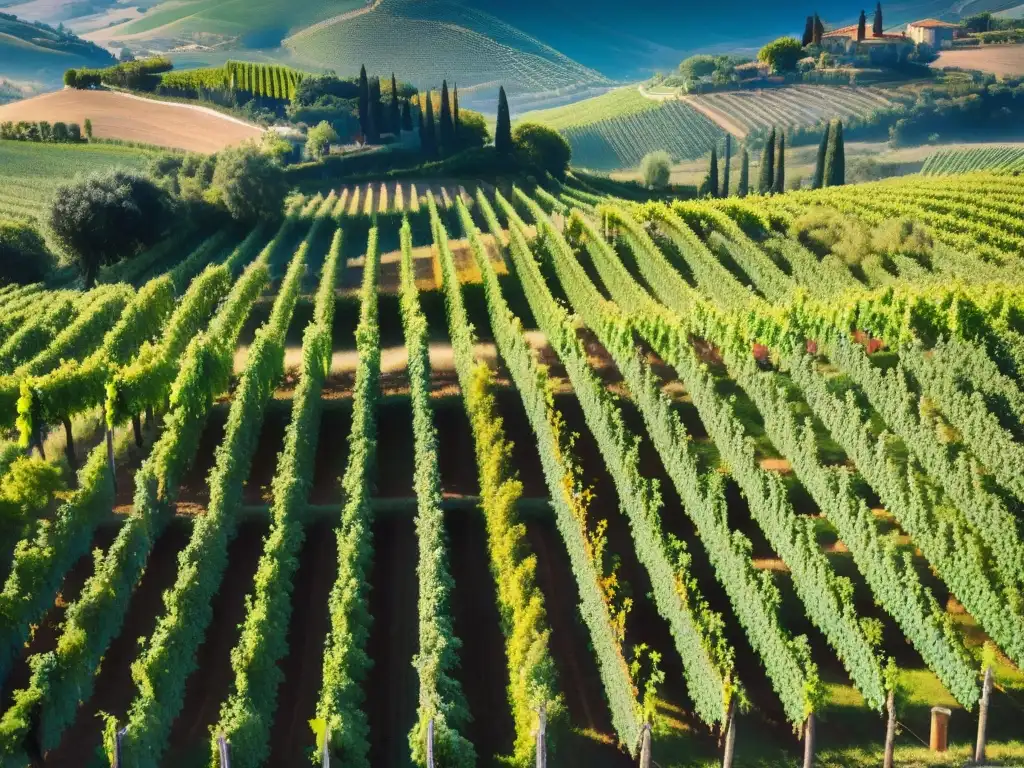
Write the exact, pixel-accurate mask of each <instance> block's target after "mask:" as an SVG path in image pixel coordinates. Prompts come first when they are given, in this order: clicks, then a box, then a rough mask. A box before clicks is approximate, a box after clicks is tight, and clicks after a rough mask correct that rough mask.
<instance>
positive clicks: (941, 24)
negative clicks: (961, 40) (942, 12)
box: [907, 19, 960, 29]
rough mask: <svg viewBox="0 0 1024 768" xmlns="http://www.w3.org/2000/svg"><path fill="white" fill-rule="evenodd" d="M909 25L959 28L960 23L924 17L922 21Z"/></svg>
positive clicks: (927, 27) (931, 27)
mask: <svg viewBox="0 0 1024 768" xmlns="http://www.w3.org/2000/svg"><path fill="white" fill-rule="evenodd" d="M907 26H908V27H920V28H921V29H957V28H959V26H960V25H959V24H950V23H949V22H948V21H939V20H938V19H922V20H921V21H913V22H911V23H910V24H908V25H907Z"/></svg>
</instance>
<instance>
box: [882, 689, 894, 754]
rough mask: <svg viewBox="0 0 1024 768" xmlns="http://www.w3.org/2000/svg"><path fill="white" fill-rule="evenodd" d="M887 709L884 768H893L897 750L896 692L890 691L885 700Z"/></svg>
mask: <svg viewBox="0 0 1024 768" xmlns="http://www.w3.org/2000/svg"><path fill="white" fill-rule="evenodd" d="M885 708H886V710H888V713H889V717H888V719H887V722H886V725H885V763H884V766H883V768H893V765H894V764H895V759H896V758H895V755H894V752H895V750H896V692H895V691H892V690H890V691H889V695H888V697H886V699H885Z"/></svg>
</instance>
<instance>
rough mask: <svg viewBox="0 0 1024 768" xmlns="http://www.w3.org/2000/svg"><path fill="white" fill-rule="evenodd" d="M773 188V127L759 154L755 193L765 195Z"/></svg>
mask: <svg viewBox="0 0 1024 768" xmlns="http://www.w3.org/2000/svg"><path fill="white" fill-rule="evenodd" d="M774 186H775V128H774V127H773V128H772V129H771V131H770V132H769V134H768V138H767V139H766V140H765V142H764V150H763V151H762V152H761V169H760V172H759V173H758V176H757V191H758V192H760V193H761V194H762V195H767V194H768V193H769V192H771V191H772V188H773V187H774Z"/></svg>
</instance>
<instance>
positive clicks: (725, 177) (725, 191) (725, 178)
mask: <svg viewBox="0 0 1024 768" xmlns="http://www.w3.org/2000/svg"><path fill="white" fill-rule="evenodd" d="M731 162H732V136H731V135H730V134H728V133H727V134H725V162H724V163H723V164H722V189H721V192H720V196H721V197H728V196H729V164H730V163H731Z"/></svg>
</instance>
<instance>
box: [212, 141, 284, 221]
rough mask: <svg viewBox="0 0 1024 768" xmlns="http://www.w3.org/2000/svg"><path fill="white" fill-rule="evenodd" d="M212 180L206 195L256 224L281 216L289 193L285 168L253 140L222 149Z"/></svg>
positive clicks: (237, 219) (236, 218)
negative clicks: (261, 150)
mask: <svg viewBox="0 0 1024 768" xmlns="http://www.w3.org/2000/svg"><path fill="white" fill-rule="evenodd" d="M212 181H213V183H212V185H211V188H210V193H211V194H209V195H208V196H207V199H208V200H212V201H216V202H217V203H219V204H220V205H223V206H224V208H225V209H227V212H228V213H229V214H230V215H231V218H232V219H234V220H235V221H238V222H244V223H247V224H256V223H258V222H261V221H267V220H269V221H277V220H278V219H280V218H281V215H282V209H283V205H284V198H285V195H287V194H288V183H287V181H286V180H285V176H284V169H283V168H281V166H280V165H279V164H278V163H277V162H276V161H274V159H273V158H271V157H269V156H267V155H265V154H263V153H262V152H260V150H259V147H258V146H256V145H255V144H243V145H242V146H240V147H233V148H231V149H226V150H224V151H223V152H221V153H220V154H219V155H218V156H217V167H216V170H215V171H214V173H213V179H212Z"/></svg>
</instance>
